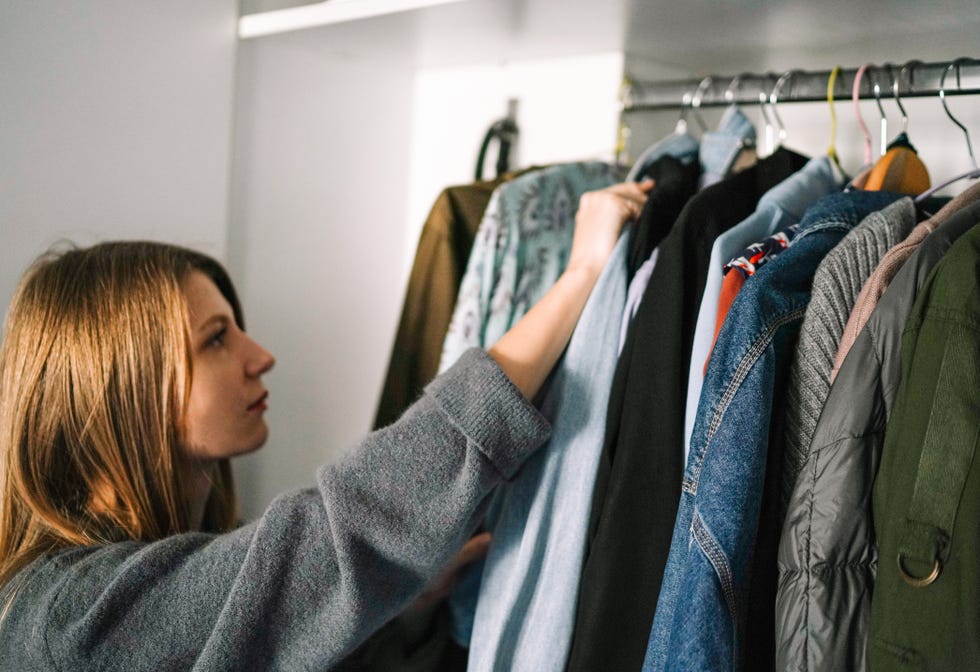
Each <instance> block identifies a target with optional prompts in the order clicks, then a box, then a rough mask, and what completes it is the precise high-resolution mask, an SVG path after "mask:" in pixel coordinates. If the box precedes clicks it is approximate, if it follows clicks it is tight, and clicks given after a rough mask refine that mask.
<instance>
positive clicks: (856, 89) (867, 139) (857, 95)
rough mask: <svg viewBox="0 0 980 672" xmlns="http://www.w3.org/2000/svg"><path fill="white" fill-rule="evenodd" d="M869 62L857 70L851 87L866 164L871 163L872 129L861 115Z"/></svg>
mask: <svg viewBox="0 0 980 672" xmlns="http://www.w3.org/2000/svg"><path fill="white" fill-rule="evenodd" d="M869 65H870V64H869V63H865V64H864V65H862V66H861V67H860V68H858V70H857V72H856V73H855V74H854V86H853V87H852V88H851V102H852V103H853V104H854V116H855V117H857V122H858V127H859V128H860V129H861V135H862V136H864V164H863V165H866V166H867V165H870V164H871V131H869V130H868V126H867V124H865V123H864V117H863V116H861V79H862V78H863V77H864V73H865V71H866V70H867V69H868V66H869Z"/></svg>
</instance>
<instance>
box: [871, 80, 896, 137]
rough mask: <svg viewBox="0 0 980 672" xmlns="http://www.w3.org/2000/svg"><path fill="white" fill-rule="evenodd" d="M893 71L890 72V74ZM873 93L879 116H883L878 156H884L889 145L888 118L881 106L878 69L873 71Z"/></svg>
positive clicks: (880, 126) (880, 124) (880, 125)
mask: <svg viewBox="0 0 980 672" xmlns="http://www.w3.org/2000/svg"><path fill="white" fill-rule="evenodd" d="M890 72H891V71H890V70H889V73H890ZM871 91H872V92H873V93H874V97H875V104H877V105H878V114H879V115H881V122H880V123H879V131H880V135H879V137H878V156H884V155H885V152H886V151H887V150H886V145H887V144H888V116H887V115H886V114H885V108H884V106H883V105H882V104H881V84H880V83H879V82H878V73H877V72H876V69H872V71H871Z"/></svg>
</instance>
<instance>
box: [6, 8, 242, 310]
mask: <svg viewBox="0 0 980 672" xmlns="http://www.w3.org/2000/svg"><path fill="white" fill-rule="evenodd" d="M236 22H237V3H236V2H235V0H219V1H217V2H214V1H210V2H198V1H196V0H174V1H172V2H164V3H155V2H154V3H151V2H133V0H87V1H86V2H64V1H63V0H30V1H29V2H28V1H26V0H11V1H7V2H3V3H2V4H0V311H2V314H6V311H7V306H8V305H9V301H10V298H11V295H12V294H13V291H14V288H15V286H16V282H17V280H18V278H19V277H20V275H21V273H22V272H23V270H24V268H25V267H26V266H27V265H28V264H29V263H30V261H31V260H32V259H33V258H34V257H36V256H37V255H38V254H39V253H40V252H43V251H44V250H45V249H47V248H48V247H49V246H50V245H51V244H52V243H53V242H55V241H58V240H59V239H63V238H68V239H70V240H73V241H75V242H78V243H82V244H85V243H92V242H95V241H98V240H104V239H113V238H154V239H160V240H166V241H171V242H178V243H182V244H187V245H192V246H194V247H196V248H199V249H202V250H204V251H206V252H209V253H212V254H215V255H217V256H219V257H223V256H224V253H225V236H226V225H227V212H228V182H229V165H230V146H231V122H232V83H233V76H232V75H233V71H234V60H235V49H236V32H235V31H236Z"/></svg>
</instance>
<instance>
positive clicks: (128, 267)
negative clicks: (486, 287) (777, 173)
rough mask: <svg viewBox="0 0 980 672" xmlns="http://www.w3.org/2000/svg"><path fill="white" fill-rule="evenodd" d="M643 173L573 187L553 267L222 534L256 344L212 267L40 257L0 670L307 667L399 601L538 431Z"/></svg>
mask: <svg viewBox="0 0 980 672" xmlns="http://www.w3.org/2000/svg"><path fill="white" fill-rule="evenodd" d="M651 184H652V183H648V184H644V185H635V184H622V185H616V186H614V187H610V188H609V189H606V190H602V191H599V192H591V193H589V194H586V195H585V196H584V197H583V198H582V201H581V204H580V208H579V212H578V214H577V217H576V230H575V238H574V242H573V246H572V254H571V258H570V261H569V265H568V268H567V270H566V271H565V273H564V274H563V275H562V277H561V278H560V279H559V281H558V282H557V283H556V285H555V286H554V287H553V288H552V290H551V291H550V292H549V293H548V294H547V295H546V296H545V298H544V299H543V300H542V301H541V302H540V303H539V304H538V305H537V306H535V307H534V308H533V309H532V310H531V311H530V312H529V313H528V314H527V315H526V316H525V317H524V319H523V320H521V322H519V323H518V324H517V325H515V327H514V328H513V329H512V330H511V331H510V332H508V333H507V334H506V335H505V336H504V337H503V338H502V339H501V340H500V341H499V342H498V343H497V344H496V345H494V346H493V347H492V348H491V349H490V350H489V352H488V353H484V352H482V351H478V350H472V351H470V352H468V353H466V355H464V357H463V358H462V359H461V360H460V362H459V363H457V364H456V365H455V366H454V367H453V368H452V369H451V370H450V371H447V372H446V373H445V374H444V375H442V376H440V377H439V378H438V379H437V380H435V381H434V382H433V383H432V384H431V385H430V386H429V387H428V388H427V389H426V394H425V395H424V396H423V397H422V398H421V399H420V400H419V401H418V402H417V403H416V404H415V405H414V406H413V407H412V408H411V409H409V410H408V411H407V412H406V413H405V415H404V416H403V417H402V418H401V419H400V420H399V421H398V422H396V423H395V424H393V425H391V426H390V427H388V428H386V429H384V430H381V431H379V432H375V433H373V434H371V435H369V436H368V437H367V438H366V439H365V440H364V441H363V442H362V443H361V445H360V446H358V447H357V449H356V450H354V451H351V452H350V453H349V454H347V455H346V456H345V457H344V458H342V459H341V460H340V461H339V462H337V463H336V464H333V465H330V466H327V467H323V468H321V469H320V470H319V471H318V474H317V487H316V488H311V489H308V490H302V491H297V492H291V493H287V494H284V495H282V496H281V497H279V498H277V499H276V500H275V501H273V503H272V504H271V505H270V506H269V508H268V509H267V511H266V512H265V513H264V514H263V516H262V517H261V518H260V519H259V520H257V521H255V522H253V523H251V524H249V525H246V526H244V527H240V528H238V529H233V526H234V521H235V500H234V493H233V490H232V485H231V474H230V470H229V465H228V459H229V458H231V457H233V456H235V455H240V454H244V453H247V452H250V451H252V450H255V449H257V448H258V447H260V446H261V445H262V444H263V443H264V442H265V440H266V437H267V434H268V429H267V427H266V424H265V421H264V419H263V412H264V410H265V407H266V391H265V388H264V387H263V385H262V382H261V377H262V375H263V374H264V373H266V372H267V371H268V370H269V369H270V368H272V366H273V358H272V356H271V355H270V354H269V353H268V352H266V351H265V350H264V349H263V348H262V347H261V346H259V345H258V344H257V343H255V342H254V341H253V340H252V339H251V338H249V336H248V335H247V334H246V333H245V332H244V329H243V321H242V315H241V310H240V308H239V305H238V301H237V299H236V297H235V292H234V289H233V287H232V285H231V282H230V281H229V279H228V277H227V275H226V274H225V272H224V270H223V269H222V268H221V267H220V266H219V265H218V264H217V262H215V261H213V260H212V259H210V258H208V257H205V256H203V255H200V254H197V253H195V252H191V251H189V250H185V249H182V248H176V247H172V246H167V245H162V244H156V243H108V244H103V245H99V246H96V247H93V248H88V249H84V250H72V251H69V252H66V253H64V254H61V255H56V256H47V257H44V258H42V259H40V260H39V261H38V262H37V263H36V264H35V265H34V266H33V267H32V268H31V269H30V270H29V271H28V273H27V274H26V275H25V277H24V279H23V280H22V281H21V284H20V286H19V288H18V290H17V293H16V294H15V296H14V300H13V303H12V304H11V307H10V311H9V313H8V316H7V322H6V326H5V332H4V339H3V344H2V348H0V488H2V489H0V610H2V611H0V619H2V620H0V661H3V664H2V667H3V669H10V670H20V671H27V670H42V669H43V670H48V669H71V670H79V669H99V670H117V669H118V670H128V671H131V670H144V669H145V670H171V669H172V670H178V669H181V670H183V669H195V670H244V669H284V670H300V669H317V670H323V669H329V668H330V667H331V666H333V665H335V664H336V663H337V662H338V661H340V660H341V659H342V658H343V657H344V656H345V655H346V654H348V653H349V652H350V651H352V650H353V649H354V648H355V647H356V646H357V645H358V644H359V643H361V642H362V641H364V639H365V638H366V637H368V636H369V635H370V634H371V633H372V632H373V631H375V630H377V629H378V628H379V627H380V626H382V625H383V624H384V623H385V622H386V621H388V620H389V619H390V618H391V617H392V616H394V615H395V614H397V613H398V612H399V611H400V610H401V609H403V608H404V607H406V606H407V605H408V604H409V603H411V602H412V600H413V599H415V598H417V597H418V596H419V595H420V593H421V592H422V591H423V590H424V588H425V587H426V585H427V583H429V582H430V581H431V580H432V579H433V578H434V577H435V576H436V575H437V574H438V572H439V569H440V568H441V567H443V566H445V564H446V563H447V561H448V560H449V559H450V558H451V556H452V555H453V553H454V552H455V551H456V550H458V549H459V548H460V547H461V546H462V545H463V542H464V541H465V540H466V539H467V538H468V536H469V534H470V533H471V532H472V531H473V529H474V527H475V525H476V522H477V521H478V519H479V517H480V513H481V505H482V503H483V501H484V500H485V498H486V495H487V494H488V493H489V492H490V490H491V489H492V488H493V487H494V486H495V485H497V484H498V483H500V482H501V481H502V480H504V479H506V478H508V477H510V476H512V475H513V474H514V472H515V471H516V470H517V469H518V468H519V467H520V465H521V463H522V462H523V460H524V459H526V458H527V457H528V456H529V455H530V454H531V453H532V452H533V451H534V450H535V449H536V448H537V447H538V446H539V445H540V444H541V443H543V442H544V440H545V439H546V437H547V432H548V427H547V424H546V423H545V421H544V420H543V419H542V418H541V416H540V415H538V413H537V412H536V410H535V409H534V408H533V406H531V404H530V403H529V402H528V401H527V400H528V399H531V398H533V396H534V395H535V394H536V393H537V391H538V389H539V388H540V386H541V385H542V384H543V382H544V380H545V378H546V376H547V375H548V373H549V372H550V370H551V369H552V367H553V366H554V364H555V362H556V361H557V360H558V358H559V356H560V355H561V352H562V351H563V349H564V348H565V345H566V344H567V342H568V339H569V337H570V335H571V333H572V330H573V329H574V326H575V323H576V321H577V320H578V316H579V315H580V313H581V311H582V308H583V307H584V305H585V301H586V299H587V298H588V295H589V292H590V291H591V288H592V286H593V285H594V283H595V281H596V279H597V278H598V275H599V273H600V271H601V269H602V267H603V265H604V264H605V261H606V260H607V259H608V257H609V254H610V253H611V251H612V248H613V245H614V244H615V241H616V238H617V237H618V235H619V232H620V230H621V228H622V225H623V223H624V222H625V221H627V220H628V219H630V218H633V217H636V216H637V215H638V214H639V211H640V208H641V207H642V205H643V203H644V201H645V199H646V193H647V191H648V190H649V188H650V186H651Z"/></svg>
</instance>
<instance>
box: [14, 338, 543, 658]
mask: <svg viewBox="0 0 980 672" xmlns="http://www.w3.org/2000/svg"><path fill="white" fill-rule="evenodd" d="M548 432H549V428H548V425H547V423H546V421H545V420H544V419H543V418H542V417H541V416H540V415H539V414H538V412H537V411H536V410H535V409H534V407H533V406H532V405H531V404H529V403H528V402H527V401H526V400H525V399H524V397H523V396H522V395H521V393H520V392H519V391H518V390H517V388H515V387H514V386H513V385H512V384H511V383H510V381H509V380H508V379H507V377H506V375H505V374H504V373H503V371H502V370H501V369H500V368H499V367H498V366H497V365H496V364H495V363H494V362H493V360H492V359H491V358H490V357H489V356H488V355H486V353H484V352H482V351H480V350H471V351H469V352H467V353H465V355H464V356H463V357H462V358H461V359H460V361H459V362H458V363H457V364H456V365H455V366H453V367H452V368H451V369H450V370H449V371H447V372H446V373H445V374H443V375H442V376H440V377H438V378H437V379H436V380H435V381H433V382H432V383H431V384H430V385H429V386H428V387H427V388H426V393H425V394H424V395H423V397H422V398H421V399H420V400H419V401H418V402H416V404H415V405H414V406H412V407H411V408H410V409H409V410H408V411H407V412H406V413H405V415H403V416H402V418H401V419H400V420H399V421H397V422H396V423H394V424H393V425H391V426H389V427H387V428H385V429H383V430H380V431H377V432H374V433H372V434H370V435H368V437H367V438H366V439H365V440H364V441H363V442H362V443H361V444H360V445H359V446H358V447H357V448H356V449H354V450H352V451H350V452H349V453H347V454H346V455H345V457H343V458H342V459H341V460H340V461H339V462H337V463H335V464H331V465H329V466H324V467H321V468H320V469H319V470H318V473H317V487H316V488H310V489H307V490H300V491H295V492H291V493H287V494H285V495H282V496H280V497H278V498H277V499H276V500H275V501H273V502H272V504H271V505H270V506H269V508H268V509H267V510H266V512H265V513H264V514H263V516H262V517H261V518H260V519H259V520H257V521H255V522H254V523H252V524H250V525H247V526H245V527H243V528H241V529H239V530H236V531H234V532H232V533H229V534H224V535H208V534H201V533H193V534H183V535H177V536H175V537H170V538H167V539H164V540H162V541H158V542H153V543H149V544H146V543H135V542H125V543H119V544H112V545H109V546H103V547H99V548H96V549H75V550H72V551H67V552H63V553H60V554H58V555H56V556H54V557H52V558H47V559H45V560H42V561H40V562H38V563H35V564H34V565H32V566H31V567H29V568H28V569H26V570H24V571H25V572H27V573H28V574H29V575H28V576H27V577H26V581H25V582H24V584H23V586H22V589H21V590H20V591H19V593H18V596H17V597H15V600H14V603H13V605H12V609H11V613H10V614H8V619H9V622H8V623H5V624H4V627H3V631H5V632H0V657H3V658H5V657H6V656H8V655H12V658H11V660H13V661H17V660H18V659H19V658H18V656H19V655H23V656H24V660H25V661H27V660H28V658H30V659H31V660H33V661H35V662H36V661H38V660H41V659H46V660H48V661H49V665H46V666H44V667H45V669H46V668H48V667H50V666H51V665H50V663H53V666H54V667H55V668H56V669H61V670H69V669H70V670H86V669H93V670H94V669H99V670H126V671H127V672H135V671H136V670H171V669H173V670H176V669H181V670H184V669H194V670H209V671H211V670H243V669H274V670H314V669H315V670H326V669H330V668H331V667H332V666H333V665H335V664H336V663H338V662H339V661H340V660H342V659H343V657H344V656H345V655H346V654H348V653H349V652H351V651H352V650H353V649H354V648H355V647H356V646H357V645H358V644H360V643H361V642H362V641H364V640H365V639H366V638H367V637H368V636H369V635H370V634H371V633H372V632H373V631H375V630H376V629H378V628H379V627H381V626H382V625H383V624H384V623H385V622H386V621H388V620H389V619H390V618H391V617H393V616H394V615H395V614H397V613H398V612H399V611H400V610H401V609H402V608H404V607H405V606H406V605H407V604H408V603H409V602H410V601H411V600H412V599H413V598H414V597H416V596H417V595H418V594H419V593H420V591H421V590H422V589H423V588H424V587H425V585H426V584H427V582H428V581H430V580H431V579H432V578H433V577H434V576H435V575H436V574H437V573H438V571H439V570H440V568H441V567H442V566H444V565H445V563H446V562H447V561H448V560H449V558H450V557H451V556H452V554H453V553H454V552H455V551H456V550H457V549H458V548H459V547H460V546H461V545H462V544H463V542H464V541H465V540H466V539H467V538H468V536H469V535H470V534H471V532H472V531H473V529H474V527H475V524H476V521H477V520H478V517H479V514H480V512H481V510H482V507H483V505H484V502H485V500H486V498H487V494H488V493H489V492H490V490H491V489H492V488H493V487H494V486H495V485H496V484H498V483H499V482H501V480H503V479H507V478H510V477H511V476H513V475H514V473H515V472H516V470H517V469H518V468H519V467H520V465H521V463H522V462H523V461H524V459H525V458H526V457H528V456H529V455H530V454H531V453H532V452H533V451H534V450H535V449H536V448H537V447H538V446H540V445H541V444H542V443H543V442H544V441H545V440H546V439H547V436H548ZM15 581H16V578H15ZM18 605H19V606H18ZM18 623H19V625H18ZM11 629H12V630H11ZM17 630H20V634H19V635H18V633H17ZM40 633H44V634H43V636H41V637H39V636H37V635H38V634H40ZM5 640H6V643H4V641H5ZM17 642H19V643H17ZM27 642H30V643H29V644H28V643H27ZM12 647H16V649H18V650H19V653H18V652H16V651H12V650H11V649H12ZM31 647H39V648H40V649H41V650H40V651H39V650H33V651H28V650H27V649H28V648H31ZM25 667H26V668H28V669H33V666H32V665H31V664H29V663H28V664H26V665H25ZM15 668H16V669H23V668H18V667H17V665H14V667H12V668H11V669H15Z"/></svg>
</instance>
